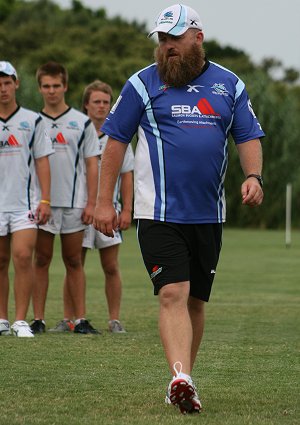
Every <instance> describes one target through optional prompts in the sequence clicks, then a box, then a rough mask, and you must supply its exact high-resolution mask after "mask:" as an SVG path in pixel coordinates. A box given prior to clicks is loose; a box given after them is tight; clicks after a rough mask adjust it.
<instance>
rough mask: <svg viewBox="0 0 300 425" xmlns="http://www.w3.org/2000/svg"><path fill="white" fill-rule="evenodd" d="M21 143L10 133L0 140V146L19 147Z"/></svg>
mask: <svg viewBox="0 0 300 425" xmlns="http://www.w3.org/2000/svg"><path fill="white" fill-rule="evenodd" d="M21 147H22V145H21V143H19V142H18V140H17V139H16V137H15V136H14V135H13V134H11V135H10V136H9V137H8V139H7V140H0V148H2V149H3V148H21Z"/></svg>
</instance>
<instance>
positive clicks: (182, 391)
mask: <svg viewBox="0 0 300 425" xmlns="http://www.w3.org/2000/svg"><path fill="white" fill-rule="evenodd" d="M177 364H179V365H180V369H179V370H177V368H176V365H177ZM173 368H174V371H175V373H176V376H174V377H173V379H172V381H171V382H170V384H169V386H168V390H167V395H166V398H165V403H166V404H174V406H178V407H179V409H180V412H181V413H182V414H184V415H185V414H186V413H199V412H200V411H201V409H202V405H201V402H200V399H199V396H198V394H197V391H196V387H195V385H194V383H193V381H192V379H191V378H188V379H185V378H183V377H182V376H180V375H181V371H182V364H181V363H180V362H176V363H174V366H173Z"/></svg>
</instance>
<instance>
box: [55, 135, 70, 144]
mask: <svg viewBox="0 0 300 425" xmlns="http://www.w3.org/2000/svg"><path fill="white" fill-rule="evenodd" d="M52 143H53V144H56V145H67V144H68V142H67V140H66V139H65V138H64V135H63V134H62V133H57V135H56V137H54V139H52Z"/></svg>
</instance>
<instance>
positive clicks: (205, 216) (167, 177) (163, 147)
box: [94, 4, 264, 413]
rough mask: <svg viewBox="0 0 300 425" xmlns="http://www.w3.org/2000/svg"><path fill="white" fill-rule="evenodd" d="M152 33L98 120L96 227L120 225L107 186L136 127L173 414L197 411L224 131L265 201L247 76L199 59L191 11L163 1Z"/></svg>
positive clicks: (221, 205) (253, 197) (147, 247)
mask: <svg viewBox="0 0 300 425" xmlns="http://www.w3.org/2000/svg"><path fill="white" fill-rule="evenodd" d="M154 33H157V34H158V47H157V49H156V51H155V58H156V63H154V64H152V65H150V66H148V67H147V68H145V69H142V70H140V71H138V72H137V73H135V74H134V75H133V76H132V77H131V78H130V79H129V80H128V81H127V82H126V84H125V86H124V88H123V90H122V92H121V95H120V97H119V99H118V100H117V102H116V104H115V106H114V107H113V108H112V110H111V112H110V114H109V116H108V118H107V119H106V122H105V124H104V125H103V127H102V131H103V132H104V133H105V134H108V135H109V140H108V143H107V147H106V150H105V153H104V155H103V159H102V167H101V177H100V191H99V196H98V200H97V206H96V210H95V216H94V225H95V227H96V228H97V229H98V230H100V231H101V232H102V233H104V234H105V235H107V236H111V237H112V236H113V230H115V229H117V227H118V217H117V216H116V213H115V209H114V207H113V203H112V196H113V190H114V185H115V181H116V179H117V176H118V173H119V169H120V166H121V164H122V161H123V157H124V153H125V150H126V147H127V145H128V143H129V142H130V141H131V139H132V137H133V135H134V134H135V133H136V132H137V134H138V143H137V148H136V154H135V169H134V177H135V202H134V218H135V219H136V220H137V233H138V239H139V244H140V247H141V252H142V256H143V260H144V263H145V266H146V268H147V271H148V273H149V275H150V278H151V280H152V283H153V286H154V294H155V295H158V299H159V307H160V309H159V330H160V337H161V341H162V344H163V348H164V351H165V355H166V358H167V362H168V365H169V369H170V371H171V373H172V375H173V378H172V380H171V382H170V384H169V386H168V389H167V396H166V402H167V403H169V404H173V405H175V406H177V407H179V409H180V411H181V413H195V412H196V413H198V412H200V411H201V408H202V406H201V402H200V398H199V395H198V394H197V391H196V388H195V385H194V383H193V381H192V378H191V373H192V370H193V366H194V363H195V359H196V356H197V352H198V349H199V346H200V342H201V338H202V334H203V328H204V306H205V303H206V302H207V301H208V300H209V297H210V292H211V287H212V283H213V280H214V276H215V274H216V268H217V263H218V259H219V254H220V249H221V238H222V225H223V222H224V221H225V213H226V211H225V193H224V179H225V173H226V168H227V162H228V137H229V133H231V134H232V136H233V139H234V141H235V144H236V146H237V150H238V153H239V156H240V162H241V166H242V170H243V172H244V174H245V179H244V181H243V182H242V184H241V198H242V199H241V201H242V203H243V204H245V205H249V206H257V205H260V204H261V202H262V200H263V191H262V178H261V172H262V149H261V143H260V138H261V137H263V136H264V133H263V131H262V130H261V127H260V124H259V122H258V121H257V118H256V116H255V114H254V112H253V109H252V107H251V103H250V100H249V97H248V94H247V92H246V89H245V84H244V83H243V82H242V81H241V80H240V79H239V78H238V77H237V76H236V75H235V74H233V73H232V72H231V71H229V70H227V69H225V68H223V67H221V66H220V65H218V64H215V63H213V62H210V61H208V60H207V59H206V58H205V54H204V50H203V45H202V43H203V38H204V36H203V29H202V24H201V21H200V18H199V16H198V14H197V13H196V12H195V11H194V10H193V9H191V8H190V7H188V6H185V5H182V4H175V5H173V6H170V7H168V8H166V9H165V10H163V11H162V12H161V13H160V14H159V16H158V19H157V21H156V27H155V28H154V29H153V30H152V31H151V33H150V34H149V36H152V35H153V34H154Z"/></svg>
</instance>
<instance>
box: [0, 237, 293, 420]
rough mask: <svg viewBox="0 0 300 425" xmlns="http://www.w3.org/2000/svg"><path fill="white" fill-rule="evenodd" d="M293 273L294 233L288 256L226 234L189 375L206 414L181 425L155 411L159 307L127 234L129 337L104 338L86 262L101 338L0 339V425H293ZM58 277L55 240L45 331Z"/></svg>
mask: <svg viewBox="0 0 300 425" xmlns="http://www.w3.org/2000/svg"><path fill="white" fill-rule="evenodd" d="M299 265H300V232H294V234H293V245H292V247H291V248H290V249H286V248H285V245H284V233H283V232H276V231H259V230H253V231H248V230H247V231H245V230H231V229H226V230H225V231H224V243H223V250H222V254H221V259H220V263H219V267H218V273H217V275H216V279H215V283H214V288H213V294H212V297H211V302H210V303H209V304H208V305H207V322H206V330H205V335H204V339H203V344H202V347H201V350H200V352H199V357H198V359H197V364H196V366H195V369H194V373H193V377H194V380H195V381H196V383H197V384H198V388H199V391H200V393H201V398H202V401H203V405H204V411H203V413H202V414H201V415H196V416H195V415H193V416H182V415H180V413H179V412H178V411H177V410H176V409H175V408H173V406H165V405H164V402H163V401H164V395H165V388H166V386H167V384H168V382H169V379H170V377H169V374H168V370H167V366H166V361H165V359H164V355H163V351H162V348H161V345H160V341H159V337H158V331H157V312H158V305H157V298H156V297H154V296H153V295H152V285H151V282H150V280H149V278H148V277H147V275H146V272H145V270H144V266H143V264H142V260H141V257H140V253H139V249H138V246H137V242H136V237H135V231H134V229H131V230H130V231H128V232H127V233H126V234H125V242H124V244H123V246H122V249H121V266H122V275H123V281H124V286H123V288H124V289H123V305H122V319H123V322H124V324H125V326H126V328H127V330H128V333H127V334H125V335H110V334H108V332H107V331H106V330H105V329H106V327H107V308H106V302H105V297H104V291H103V276H102V272H101V270H100V266H99V259H98V253H97V252H91V253H89V254H88V257H87V265H86V273H87V280H88V288H87V309H88V314H87V316H88V318H90V319H91V320H92V324H93V325H94V326H95V327H99V328H101V329H102V330H103V334H102V335H100V336H81V335H73V334H72V335H69V334H67V335H51V334H47V333H46V334H44V335H41V336H37V337H35V338H34V339H30V340H26V339H17V338H13V337H2V338H1V339H0V356H1V357H0V358H1V372H0V385H1V391H0V394H1V396H0V424H1V425H4V424H5V425H19V424H22V425H23V424H24V425H25V424H26V425H36V424H45V425H46V424H47V425H52V424H53V425H69V424H70V425H96V424H97V425H99V424H105V425H106V424H107V425H110V424H116V425H119V424H120V425H123V424H124V425H126V424H133V425H135V424H143V425H146V424H147V425H150V424H151V425H156V424H157V425H158V424H166V425H169V424H174V423H176V424H183V423H184V424H186V423H202V424H205V425H244V424H247V425H250V424H253V425H271V424H278V425H281V424H295V425H296V424H299V423H300V415H299V357H298V354H299V276H300V273H299ZM63 274H64V271H63V267H62V262H61V260H60V252H59V243H58V241H57V244H56V252H55V257H54V260H53V264H52V267H51V286H50V289H49V296H48V302H47V325H48V327H51V326H53V325H54V324H55V323H56V321H57V320H59V319H60V318H61V317H62V279H63ZM11 290H12V288H11ZM10 317H11V319H13V300H12V297H11V299H10ZM31 317H32V311H30V312H29V314H28V319H31Z"/></svg>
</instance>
